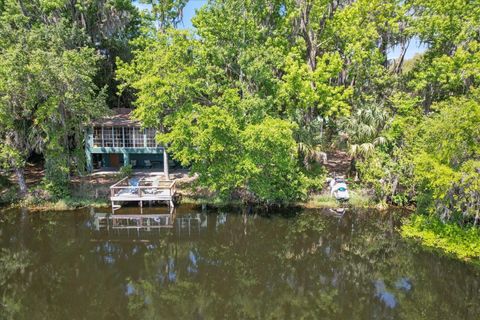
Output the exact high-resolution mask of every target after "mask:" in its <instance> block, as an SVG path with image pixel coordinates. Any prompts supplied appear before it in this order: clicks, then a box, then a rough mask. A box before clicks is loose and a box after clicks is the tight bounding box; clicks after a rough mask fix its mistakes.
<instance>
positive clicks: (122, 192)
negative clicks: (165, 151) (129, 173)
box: [110, 177, 177, 200]
mask: <svg viewBox="0 0 480 320" xmlns="http://www.w3.org/2000/svg"><path fill="white" fill-rule="evenodd" d="M130 179H131V178H128V177H127V178H123V179H122V180H120V181H118V182H117V183H115V184H114V185H112V186H111V187H110V197H111V199H115V198H119V197H121V198H125V197H128V198H135V199H139V200H141V199H142V198H155V197H159V198H170V199H171V198H172V197H173V196H174V195H175V193H176V191H177V189H176V185H175V180H145V178H144V177H142V178H140V179H139V183H138V186H134V185H131V184H130V183H129V180H130ZM132 200H133V199H132Z"/></svg>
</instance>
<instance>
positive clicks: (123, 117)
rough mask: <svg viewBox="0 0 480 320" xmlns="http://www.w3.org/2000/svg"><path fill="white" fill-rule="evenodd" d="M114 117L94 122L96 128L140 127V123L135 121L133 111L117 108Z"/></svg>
mask: <svg viewBox="0 0 480 320" xmlns="http://www.w3.org/2000/svg"><path fill="white" fill-rule="evenodd" d="M112 111H113V115H110V116H107V117H104V118H101V119H98V120H96V121H93V125H94V126H107V127H139V126H140V122H139V121H138V120H134V119H133V116H132V112H133V109H127V108H116V109H113V110H112Z"/></svg>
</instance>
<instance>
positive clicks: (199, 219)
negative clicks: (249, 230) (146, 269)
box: [91, 207, 226, 242]
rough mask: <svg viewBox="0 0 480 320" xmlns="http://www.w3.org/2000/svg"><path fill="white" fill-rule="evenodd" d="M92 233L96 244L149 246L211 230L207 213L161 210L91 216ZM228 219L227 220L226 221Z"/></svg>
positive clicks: (93, 213) (96, 213)
mask: <svg viewBox="0 0 480 320" xmlns="http://www.w3.org/2000/svg"><path fill="white" fill-rule="evenodd" d="M91 216H92V224H91V226H92V229H93V230H92V231H93V234H94V239H96V240H118V241H120V240H123V241H129V240H130V241H132V242H137V241H140V242H148V241H152V240H155V239H161V238H163V236H175V237H177V238H181V237H192V236H198V235H200V234H201V233H202V230H206V229H207V227H208V216H207V214H205V213H185V212H183V213H181V214H179V215H177V212H176V208H174V207H170V208H157V209H155V210H150V212H147V213H144V214H139V213H138V212H135V211H134V212H131V211H130V212H128V211H124V212H118V213H115V214H111V213H105V212H95V211H92V212H91ZM225 219H226V217H225Z"/></svg>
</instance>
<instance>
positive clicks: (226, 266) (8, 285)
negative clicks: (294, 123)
mask: <svg viewBox="0 0 480 320" xmlns="http://www.w3.org/2000/svg"><path fill="white" fill-rule="evenodd" d="M182 218H183V220H182ZM89 219H90V218H89V215H88V213H84V212H78V213H76V214H71V213H70V214H61V215H59V214H48V213H45V214H35V215H30V214H27V215H23V216H22V215H18V214H15V213H14V214H12V215H11V216H9V215H3V217H2V220H3V223H2V225H1V227H0V228H1V229H0V230H1V233H0V244H1V248H3V249H1V251H0V281H1V282H0V284H1V290H2V292H1V294H2V313H1V317H4V318H18V319H22V318H31V317H32V315H35V316H34V318H49V319H65V318H95V319H98V318H102V319H103V318H105V319H118V318H132V319H158V318H165V319H171V318H187V319H189V318H233V319H236V318H241V319H254V318H255V319H257V318H262V319H280V318H282V319H283V318H287V319H289V318H292V319H293V318H307V319H308V318H311V319H317V318H328V319H372V318H381V319H390V318H391V319H393V318H395V319H432V318H451V319H475V318H476V317H477V315H478V314H480V309H479V308H480V307H479V305H478V301H477V297H478V290H479V288H480V283H479V280H478V279H479V277H478V271H475V270H473V269H470V268H469V267H468V266H465V265H462V264H461V263H458V262H457V261H454V260H449V259H446V258H441V257H439V256H438V255H437V254H436V253H434V252H428V251H424V250H423V249H421V247H419V246H417V245H415V244H412V243H409V242H404V241H402V240H401V239H400V238H399V237H398V236H397V234H396V232H395V228H396V226H397V225H398V220H399V216H398V215H397V214H396V213H393V214H383V215H382V214H380V213H378V212H374V211H366V212H359V211H356V212H350V213H346V214H345V215H343V216H336V215H329V214H328V212H324V211H315V210H309V211H305V212H301V213H298V214H292V215H285V216H281V215H271V216H266V215H262V214H258V213H257V214H250V213H249V212H247V211H245V212H241V213H238V214H232V213H228V212H224V213H222V214H214V213H211V214H209V215H205V214H200V213H195V212H193V213H192V212H191V213H188V214H185V213H183V214H179V215H178V216H177V220H176V222H175V223H176V224H175V225H174V227H173V228H171V229H169V230H164V231H162V232H160V233H158V232H157V233H155V235H154V234H153V233H152V234H150V235H147V234H146V233H135V234H134V235H129V236H122V235H117V234H115V235H114V234H110V235H108V234H99V233H98V232H97V231H95V230H93V227H92V223H91V221H90V220H89ZM177 221H178V223H177ZM188 221H190V224H188ZM189 226H190V227H189Z"/></svg>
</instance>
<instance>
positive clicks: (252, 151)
mask: <svg viewBox="0 0 480 320" xmlns="http://www.w3.org/2000/svg"><path fill="white" fill-rule="evenodd" d="M293 127H294V126H293V125H292V124H291V123H289V122H287V121H284V120H280V119H273V118H266V119H265V120H264V121H262V123H260V124H257V125H249V126H247V127H246V128H245V130H244V131H243V132H242V133H241V141H242V146H243V150H244V153H243V154H244V156H243V159H242V168H243V170H244V172H245V173H246V177H245V178H246V181H247V182H246V186H247V189H248V190H249V191H251V192H253V194H255V195H256V196H257V197H258V198H260V199H261V200H262V201H271V202H274V203H275V202H277V203H278V202H280V203H281V202H284V201H292V200H295V199H298V198H300V197H301V196H302V193H303V192H304V190H303V177H302V175H301V174H300V173H299V172H298V169H297V168H296V164H297V158H296V143H295V140H294V139H293V130H292V129H293Z"/></svg>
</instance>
